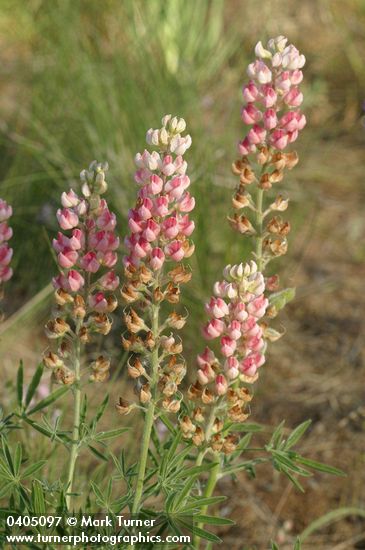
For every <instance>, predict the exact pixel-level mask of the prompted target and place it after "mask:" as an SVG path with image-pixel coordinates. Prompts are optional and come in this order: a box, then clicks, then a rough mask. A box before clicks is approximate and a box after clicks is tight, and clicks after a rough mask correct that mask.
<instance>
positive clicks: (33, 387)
mask: <svg viewBox="0 0 365 550" xmlns="http://www.w3.org/2000/svg"><path fill="white" fill-rule="evenodd" d="M43 368H44V367H43V363H40V364H39V365H38V367H37V369H36V371H35V373H34V376H33V378H32V380H31V381H30V384H29V387H28V390H27V394H26V396H25V407H28V405H29V403H30V402H31V401H32V399H33V397H34V394H35V392H36V391H37V388H38V386H39V383H40V381H41V378H42V374H43Z"/></svg>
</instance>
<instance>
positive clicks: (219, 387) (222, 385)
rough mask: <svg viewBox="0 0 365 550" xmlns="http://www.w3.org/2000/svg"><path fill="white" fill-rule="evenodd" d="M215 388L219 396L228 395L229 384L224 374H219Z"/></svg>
mask: <svg viewBox="0 0 365 550" xmlns="http://www.w3.org/2000/svg"><path fill="white" fill-rule="evenodd" d="M215 387H216V392H217V395H224V394H226V393H227V389H228V384H227V380H226V379H225V377H224V376H223V374H218V376H217V377H216V379H215Z"/></svg>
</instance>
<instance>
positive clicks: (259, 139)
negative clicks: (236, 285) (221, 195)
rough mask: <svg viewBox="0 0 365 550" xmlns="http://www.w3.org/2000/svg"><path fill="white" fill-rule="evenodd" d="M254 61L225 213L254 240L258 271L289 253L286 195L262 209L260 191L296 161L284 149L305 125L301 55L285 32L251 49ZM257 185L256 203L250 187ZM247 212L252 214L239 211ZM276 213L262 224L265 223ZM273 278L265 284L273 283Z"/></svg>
mask: <svg viewBox="0 0 365 550" xmlns="http://www.w3.org/2000/svg"><path fill="white" fill-rule="evenodd" d="M255 53H256V57H257V59H256V61H255V62H253V63H251V64H250V65H249V66H248V70H247V73H248V76H249V78H250V80H249V82H248V83H246V84H245V85H244V87H243V98H244V101H245V103H244V106H243V108H242V120H243V122H244V124H245V125H246V126H248V130H247V133H246V136H245V138H244V139H243V140H242V141H241V142H240V143H239V144H238V152H239V153H240V155H241V158H239V159H238V160H237V161H236V162H235V163H234V164H233V166H232V169H233V173H234V174H235V175H237V176H239V185H238V187H237V190H236V193H235V195H234V197H233V199H232V204H233V208H234V210H235V213H234V215H233V216H231V217H229V220H230V222H231V225H232V226H233V227H234V229H236V230H237V231H238V232H239V233H243V234H245V235H248V236H253V237H254V238H255V240H256V252H255V255H256V261H257V263H258V266H259V269H264V268H265V266H266V265H267V264H268V263H269V262H270V261H271V260H272V259H273V258H275V257H277V256H282V255H283V254H285V253H286V251H287V247H288V245H287V238H286V237H287V235H288V233H289V231H290V224H289V223H288V222H287V221H285V220H283V219H282V218H281V216H280V214H277V213H280V212H283V211H284V210H286V208H287V206H288V199H286V198H284V197H283V196H282V195H281V194H279V195H277V196H276V198H275V200H274V201H273V202H272V203H271V204H270V205H268V207H267V208H266V209H263V204H262V201H263V192H264V191H268V190H270V189H271V188H272V187H273V186H275V185H277V184H278V183H279V182H281V181H282V179H283V177H284V172H285V169H286V168H287V169H289V170H290V169H292V168H293V167H294V166H295V165H296V164H297V162H298V155H297V154H296V152H294V151H291V152H284V150H285V149H286V148H287V147H288V146H289V145H290V144H292V143H293V142H294V141H296V139H297V137H298V135H299V132H300V131H301V130H302V129H303V128H304V126H305V124H306V119H305V115H304V114H303V113H302V112H301V110H300V105H301V103H302V101H303V94H302V92H301V90H300V87H299V85H300V83H301V81H302V79H303V73H302V71H301V69H302V67H303V66H304V64H305V57H304V55H301V54H300V53H299V51H298V50H297V49H296V48H295V46H293V45H292V44H290V45H288V46H287V39H286V38H284V37H283V36H279V37H277V38H274V39H271V40H269V42H268V44H267V48H264V47H263V46H262V44H261V42H259V43H258V44H257V45H256V48H255ZM252 184H254V187H255V188H256V189H258V192H257V196H256V202H255V200H254V198H253V197H252V195H251V193H250V192H249V190H250V189H251V187H252ZM243 210H246V212H247V211H251V216H250V215H248V216H246V215H244V214H241V213H240V212H242V211H243ZM272 213H274V216H273V217H272V218H271V219H270V220H269V221H268V222H267V223H266V225H265V227H263V221H264V220H265V219H266V218H267V217H268V216H269V215H270V214H272ZM275 285H276V279H272V280H271V282H270V284H269V286H273V287H275Z"/></svg>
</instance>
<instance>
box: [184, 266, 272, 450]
mask: <svg viewBox="0 0 365 550" xmlns="http://www.w3.org/2000/svg"><path fill="white" fill-rule="evenodd" d="M223 275H224V279H223V280H222V281H219V282H217V283H215V285H214V287H213V296H212V297H211V298H210V300H209V302H207V304H206V312H207V314H208V316H209V320H208V321H207V323H206V325H205V327H204V329H203V335H204V337H205V338H206V339H207V340H210V341H214V340H217V343H218V352H214V351H213V350H212V348H211V347H209V346H207V347H206V348H205V350H204V351H203V353H201V354H200V355H198V357H197V363H198V372H197V383H196V384H195V385H194V386H192V387H191V388H190V395H191V397H192V399H195V400H196V401H200V402H201V403H200V404H199V407H198V408H199V412H200V418H199V421H197V419H196V418H195V424H196V423H198V424H199V425H200V428H201V429H203V427H202V426H203V425H204V422H205V420H206V417H205V415H204V405H209V406H213V407H216V410H217V418H216V422H217V423H218V422H219V423H220V425H222V428H223V421H224V419H225V417H226V416H228V418H229V419H231V420H232V421H243V420H244V419H245V418H247V412H246V410H245V408H246V404H247V403H248V401H249V400H250V399H251V396H250V395H249V393H248V390H247V388H246V387H245V385H244V384H245V383H246V384H247V383H248V384H252V383H253V382H255V380H256V379H257V377H258V370H259V368H260V367H261V366H262V365H263V364H264V362H265V349H266V343H265V340H264V329H263V327H262V326H261V324H260V320H261V319H262V317H263V316H264V315H265V312H266V309H267V307H268V300H267V298H265V296H264V291H265V282H264V277H263V275H262V273H261V272H260V271H258V269H257V265H256V263H255V262H254V261H251V262H250V263H246V264H245V265H244V264H239V265H228V266H226V268H225V269H224V272H223ZM193 422H194V418H193ZM195 424H194V427H196V426H195ZM183 432H184V429H183ZM187 433H188V436H190V437H192V434H193V432H192V431H191V430H189V431H188V432H187ZM212 433H213V432H212V431H211V430H210V432H209V433H208V432H206V433H205V436H204V437H203V438H202V441H201V443H203V442H204V443H205V444H207V445H210V446H211V447H212V442H213V443H214V444H215V446H216V439H217V438H216V437H215V438H214V440H213V441H212V440H211V436H212ZM216 433H217V431H216V432H215V435H216ZM185 435H186V434H185ZM229 441H230V445H229V448H228V447H227V446H226V447H225V439H224V438H223V440H222V448H223V449H224V452H227V453H228V452H231V451H230V450H229V449H231V448H232V441H231V440H229ZM212 448H213V447H212Z"/></svg>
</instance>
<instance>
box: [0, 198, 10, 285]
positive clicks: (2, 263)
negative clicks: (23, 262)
mask: <svg viewBox="0 0 365 550" xmlns="http://www.w3.org/2000/svg"><path fill="white" fill-rule="evenodd" d="M12 215H13V209H12V207H11V206H10V205H9V204H8V203H7V202H6V201H4V200H3V199H0V287H1V285H2V284H3V283H6V282H7V281H9V279H11V277H12V276H13V270H12V268H11V267H10V265H9V264H10V262H11V259H12V257H13V249H12V248H10V246H9V244H8V241H9V240H10V239H11V237H12V236H13V230H12V229H11V227H9V225H8V220H9V218H10V217H11V216H12Z"/></svg>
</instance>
